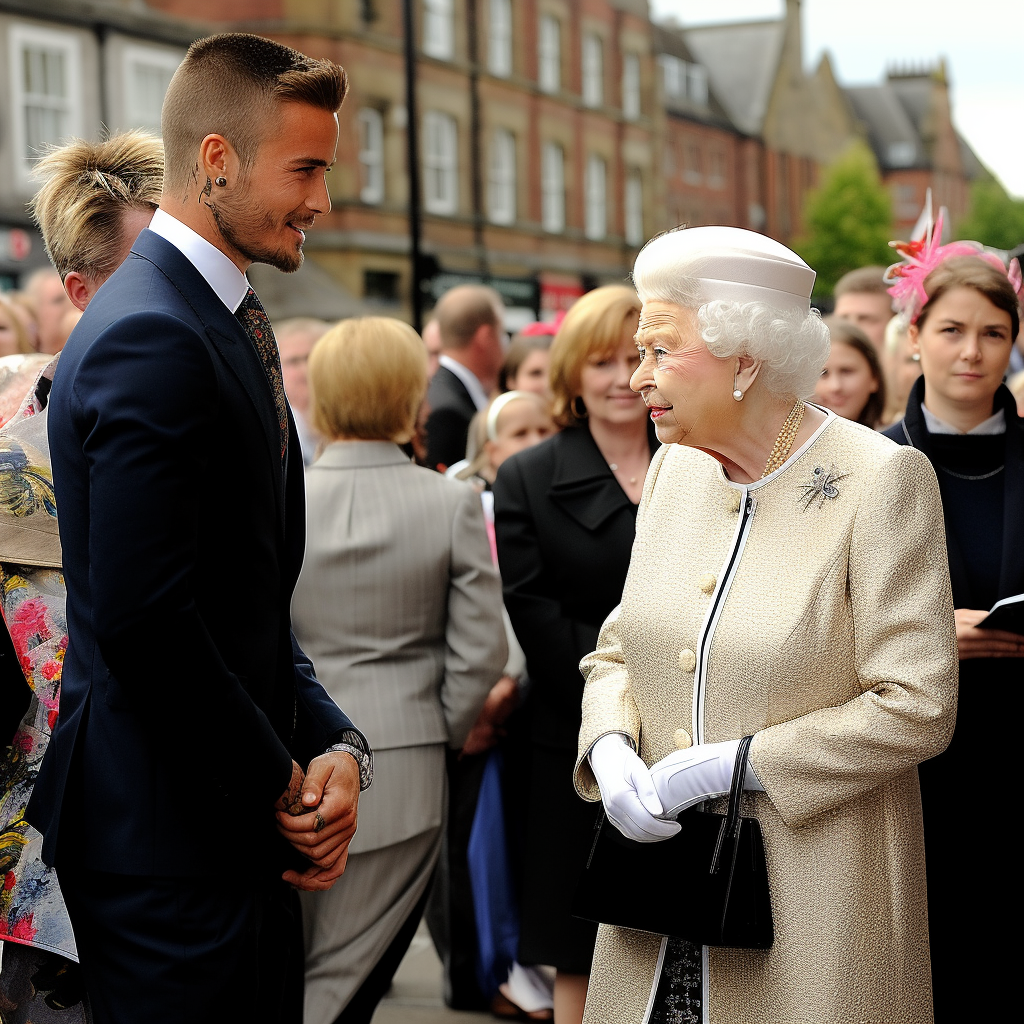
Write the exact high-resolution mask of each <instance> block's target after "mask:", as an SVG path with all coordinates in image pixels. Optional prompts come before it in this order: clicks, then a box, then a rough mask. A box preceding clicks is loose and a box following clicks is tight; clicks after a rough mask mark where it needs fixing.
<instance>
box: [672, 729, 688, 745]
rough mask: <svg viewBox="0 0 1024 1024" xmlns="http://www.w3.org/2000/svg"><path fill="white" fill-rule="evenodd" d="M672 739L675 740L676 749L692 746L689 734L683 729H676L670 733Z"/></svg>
mask: <svg viewBox="0 0 1024 1024" xmlns="http://www.w3.org/2000/svg"><path fill="white" fill-rule="evenodd" d="M672 739H673V740H674V741H675V745H676V750H686V749H687V748H688V747H691V746H693V740H691V739H690V734H689V733H688V732H687V731H686V730H685V729H676V731H675V732H674V733H672Z"/></svg>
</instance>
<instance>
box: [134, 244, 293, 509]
mask: <svg viewBox="0 0 1024 1024" xmlns="http://www.w3.org/2000/svg"><path fill="white" fill-rule="evenodd" d="M132 252H133V253H135V255H137V256H141V257H142V258H143V259H145V260H148V261H149V262H150V263H152V264H153V265H154V266H155V267H156V268H157V269H158V270H159V271H160V273H162V274H163V275H164V277H166V278H167V280H168V281H170V282H171V284H172V285H174V287H175V289H177V291H178V294H179V295H180V296H181V298H182V300H183V301H184V302H185V303H187V304H188V306H189V308H190V309H191V310H192V311H193V312H194V313H195V315H196V317H198V319H199V320H201V321H202V323H203V326H204V327H205V328H206V336H207V337H208V338H209V339H210V342H211V344H212V345H213V346H214V348H216V350H217V352H218V353H219V354H220V356H221V358H222V359H223V360H224V362H225V363H227V365H228V367H229V368H230V370H231V372H232V373H233V374H234V375H235V377H236V378H237V379H238V382H239V383H240V384H241V385H242V388H243V390H244V391H245V393H246V394H247V395H248V396H249V400H250V401H251V402H252V404H253V408H254V409H255V410H256V415H257V417H258V418H259V421H260V423H261V424H262V426H263V434H264V437H265V439H266V442H267V455H268V457H269V458H270V460H271V464H272V466H273V468H274V493H275V496H276V499H277V511H278V517H279V519H280V521H281V523H282V525H283V523H284V474H283V473H282V472H281V440H280V427H279V426H278V422H277V414H276V412H275V409H274V396H273V393H272V392H271V390H270V382H269V381H268V380H267V375H266V372H265V371H264V369H263V366H262V364H261V363H260V361H259V356H258V355H257V354H256V351H255V349H253V347H252V345H251V344H250V343H249V339H248V336H247V335H246V333H245V331H244V329H243V328H242V325H241V324H240V323H239V322H238V320H237V319H236V318H235V315H234V314H233V313H232V312H231V311H230V310H229V309H228V308H227V306H225V305H224V303H223V302H221V300H220V299H219V298H218V296H217V294H216V292H214V290H213V289H212V288H211V287H210V285H209V283H208V282H207V281H206V278H204V277H203V275H202V274H200V273H199V271H198V270H197V269H196V268H195V267H194V266H193V264H192V263H191V261H189V260H188V259H187V258H186V257H185V255H184V254H183V253H182V252H181V251H180V250H179V249H178V248H177V247H176V246H174V245H172V244H171V243H170V242H168V241H167V240H166V239H165V238H163V237H161V236H160V235H158V234H156V232H154V231H150V230H149V229H148V228H146V229H144V230H143V231H142V233H141V234H140V235H139V237H138V238H137V239H136V241H135V244H134V245H133V246H132ZM294 443H295V432H294V430H292V431H291V437H290V438H289V444H288V447H289V448H291V446H292V444H294Z"/></svg>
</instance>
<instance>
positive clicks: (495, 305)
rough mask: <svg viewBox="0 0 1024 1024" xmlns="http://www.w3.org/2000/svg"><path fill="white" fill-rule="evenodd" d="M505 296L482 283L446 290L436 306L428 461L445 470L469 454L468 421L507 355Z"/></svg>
mask: <svg viewBox="0 0 1024 1024" xmlns="http://www.w3.org/2000/svg"><path fill="white" fill-rule="evenodd" d="M503 308H504V307H503V305H502V301H501V296H500V295H499V294H498V293H497V292H496V291H495V290H494V289H493V288H487V287H486V286H484V285H478V284H462V285H458V286H457V287H455V288H452V289H451V290H450V291H447V292H445V293H444V295H443V296H442V297H441V300H440V302H438V304H437V306H436V307H435V308H434V317H435V319H436V320H437V324H438V328H439V329H440V333H441V358H440V366H439V367H438V369H437V372H436V373H435V374H434V376H433V377H432V378H431V380H430V388H429V389H428V391H427V404H428V405H429V406H430V415H429V417H428V418H427V465H428V466H429V467H430V468H431V469H437V470H440V471H441V472H442V473H443V472H444V471H445V470H446V469H447V468H448V467H449V466H453V465H454V464H455V463H456V462H459V461H460V460H461V459H464V458H465V457H466V438H467V436H468V434H469V421H470V420H471V419H472V418H473V416H474V415H475V414H476V412H477V411H478V410H480V409H483V408H484V407H485V406H486V405H487V401H488V398H489V397H490V393H491V392H492V391H493V390H494V387H495V385H496V384H497V383H498V371H499V370H500V369H501V363H502V360H503V359H504V358H505V346H504V338H505V332H504V328H503V327H502V309H503Z"/></svg>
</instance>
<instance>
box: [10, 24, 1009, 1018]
mask: <svg viewBox="0 0 1024 1024" xmlns="http://www.w3.org/2000/svg"><path fill="white" fill-rule="evenodd" d="M345 91H346V79H345V74H344V72H343V71H342V70H341V69H340V68H338V67H337V66H336V65H334V64H332V63H330V62H329V61H314V60H311V59H310V58H307V57H304V56H303V55H301V54H299V53H297V52H296V51H293V50H290V49H288V48H287V47H283V46H280V45H279V44H276V43H271V42H269V41H267V40H262V39H257V37H252V36H245V35H239V34H227V35H223V36H217V37H211V38H210V39H207V40H201V41H200V42H199V43H197V44H194V46H193V47H192V48H191V49H190V51H189V55H188V57H187V58H186V60H185V62H184V63H183V64H182V66H181V68H180V69H179V71H178V72H177V73H176V74H175V76H174V79H173V81H172V83H171V86H170V88H169V90H168V98H167V100H166V102H165V108H164V121H163V140H162V142H161V141H160V140H157V139H155V138H153V137H152V136H149V135H146V134H144V133H140V132H132V133H125V134H123V135H117V136H113V137H111V138H110V139H108V140H106V141H104V142H102V143H99V144H89V143H85V142H74V143H71V144H69V145H67V146H63V147H61V148H59V149H56V150H54V151H53V152H52V153H50V154H49V155H48V156H47V157H46V158H45V159H44V160H43V161H41V163H40V167H39V173H40V177H41V179H42V181H43V184H42V186H41V188H40V191H39V193H38V194H37V196H36V198H35V200H34V202H33V213H34V216H35V217H36V220H37V222H38V224H39V226H40V229H41V232H42V234H43V238H44V241H45V245H46V249H47V253H48V255H49V256H50V258H51V260H52V263H53V269H52V270H51V269H47V270H40V271H37V272H36V273H35V274H34V275H33V276H31V277H30V278H29V279H28V281H27V282H26V284H25V287H24V290H23V291H22V292H20V293H9V294H7V295H4V296H2V297H0V448H2V449H3V456H4V457H3V465H2V467H0V473H2V486H0V585H2V586H0V610H2V613H3V618H4V620H5V622H6V625H7V630H6V631H3V635H2V636H0V687H2V691H0V698H2V699H0V724H2V728H3V732H2V734H0V741H2V743H3V744H8V743H9V745H8V746H7V750H6V754H5V755H4V757H3V760H2V761H0V812H2V813H0V833H2V840H0V876H2V878H3V885H2V889H0V939H2V940H4V942H3V946H2V951H3V961H2V970H0V1013H2V1014H3V1015H4V1020H7V1019H10V1020H11V1021H21V1020H29V1019H31V1020H45V1019H50V1018H49V1017H45V1016H40V1014H48V1013H49V1014H54V1015H55V1016H53V1019H54V1020H67V1021H91V1020H96V1021H97V1022H101V1024H107V1022H115V1021H117V1022H122V1021H130V1020H147V1021H165V1020H166V1021H172V1020H173V1021H182V1020H185V1019H186V1018H187V1019H188V1020H190V1021H193V1020H194V1021H205V1020H210V1021H213V1020H223V1019H242V1018H245V1019H252V1020H267V1021H270V1020H273V1021H285V1022H295V1024H297V1022H298V1021H300V1020H304V1021H305V1022H306V1024H359V1022H366V1024H369V1021H370V1020H371V1019H372V1017H373V1014H374V1012H375V1010H376V1007H377V1005H378V1004H379V1002H380V1000H381V999H382V998H383V996H384V994H385V993H386V992H387V989H388V987H389V985H390V984H391V980H392V978H393V976H394V974H395V971H396V970H397V968H398V965H399V963H400V962H401V960H402V958H403V956H404V954H405V953H406V951H407V950H408V948H409V946H410V943H411V941H412V938H413V935H414V933H415V931H416V929H417V927H418V926H419V924H420V921H421V920H422V919H424V918H425V920H426V922H427V924H428V927H429V929H430V933H431V936H432V938H433V941H434V943H435V945H436V947H437V949H438V952H439V954H440V956H441V959H442V962H443V965H444V985H445V999H446V1002H447V1003H448V1005H449V1006H451V1007H452V1008H454V1009H465V1010H470V1009H473V1010H489V1011H490V1012H491V1013H493V1014H494V1015H495V1016H497V1017H502V1018H510V1019H527V1020H537V1021H544V1020H552V1019H553V1020H554V1021H555V1024H580V1022H582V1021H584V1020H586V1021H588V1022H591V1024H596V1022H602V1024H603V1022H605V1021H611V1020H615V1021H623V1022H627V1021H628V1022H635V1024H640V1022H641V1021H650V1022H655V1024H662V1022H665V1024H667V1022H670V1021H671V1022H676V1024H698V1022H704V1021H710V1022H712V1024H716V1022H722V1024H724V1022H727V1021H740V1020H742V1021H746V1022H751V1024H753V1022H762V1021H763V1022H765V1024H767V1022H769V1021H772V1022H777V1021H789V1020H794V1021H795V1020H814V1021H821V1022H826V1021H834V1022H836V1024H839V1022H846V1021H850V1020H872V1021H883V1020H885V1021H888V1020H892V1021H897V1020H898V1021H901V1022H926V1021H932V1020H933V1019H937V1020H939V1021H940V1022H942V1024H945V1022H947V1021H952V1020H953V1019H954V1018H955V1017H956V1016H957V1015H960V1014H962V1013H964V1012H967V1010H969V1012H970V1013H972V1014H975V1015H979V1016H981V1017H985V1016H987V1015H994V1014H995V1013H996V1012H997V1009H998V1008H999V1007H1001V1005H1002V999H1003V997H1004V996H1005V994H1006V991H1007V990H1006V983H1005V979H1006V978H1007V977H1009V976H1010V974H1009V971H1008V968H1009V967H1010V964H1009V956H1010V954H1009V953H1008V952H1006V951H1005V950H1004V949H1002V948H1000V949H996V950H994V951H990V954H989V956H988V957H987V958H986V961H985V962H984V963H982V964H979V963H978V961H977V958H972V968H971V969H972V971H974V972H976V974H977V975H978V977H977V981H979V982H980V983H981V984H976V983H972V984H971V986H970V990H969V991H967V990H965V984H966V983H965V980H964V976H965V975H964V970H963V968H962V961H963V958H964V948H965V947H964V943H965V936H968V937H972V938H974V937H977V936H979V935H984V934H987V933H988V932H990V931H991V930H992V927H993V925H994V923H995V919H996V909H995V905H996V901H995V899H994V896H995V895H997V893H1000V892H1001V887H1002V881H1004V880H1006V879H1007V878H1008V877H1009V867H1010V865H1009V857H1010V851H1009V848H1008V845H1006V844H1004V845H1002V846H1000V845H999V844H997V843H994V842H993V840H992V832H991V830H990V829H985V830H980V829H975V828H967V827H965V825H966V821H967V818H966V816H965V815H964V806H965V805H968V806H970V803H968V801H969V800H970V798H972V797H975V796H976V794H978V793H979V792H983V793H984V794H985V795H986V797H988V798H989V799H991V796H990V795H989V794H990V793H992V791H993V790H994V785H993V784H992V778H995V777H996V774H997V773H998V774H999V775H1001V774H1002V773H1001V771H1000V769H1001V767H1003V766H1005V763H1006V761H1007V759H1008V755H1004V754H1002V753H1001V752H1000V750H999V749H998V748H997V747H996V745H995V744H994V743H993V742H992V741H991V740H990V739H989V737H988V734H987V733H986V732H985V731H983V728H982V724H981V723H982V720H983V716H984V715H985V714H986V712H987V710H988V709H989V708H990V706H991V705H990V702H989V699H988V698H989V695H990V694H996V695H998V696H997V699H998V697H1001V696H1002V695H1003V694H1004V693H1008V692H1010V691H1011V688H1012V687H1013V685H1014V683H1015V682H1016V680H1017V674H1018V673H1019V672H1020V670H1021V664H1022V663H1021V661H1020V660H1019V659H1020V658H1022V657H1024V636H1022V635H1021V634H1020V633H1018V632H1015V631H1014V629H1013V628H1012V623H1010V627H1009V628H1007V629H999V628H996V629H993V628H989V627H988V624H986V622H985V620H986V618H987V617H988V616H989V614H990V610H991V609H992V608H993V607H994V606H996V605H997V603H998V602H1000V601H1005V600H1006V599H1008V598H1015V597H1017V596H1019V595H1021V594H1022V592H1024V553H1022V551H1024V548H1022V545H1021V544H1020V543H1019V541H1020V539H1021V538H1020V536H1019V534H1020V529H1021V528H1020V517H1019V513H1018V509H1019V507H1020V503H1021V500H1022V492H1024V432H1022V425H1021V422H1022V421H1021V419H1020V418H1019V416H1018V409H1017V399H1016V398H1015V397H1014V394H1015V390H1014V389H1015V386H1016V384H1017V381H1018V380H1020V379H1024V366H1020V365H1018V364H1019V363H1020V362H1021V361H1020V356H1019V354H1018V353H1017V349H1016V341H1017V338H1018V333H1019V326H1020V321H1019V317H1020V306H1019V301H1020V293H1021V291H1022V289H1021V279H1020V271H1019V268H1018V267H1017V266H1016V265H1015V264H1014V265H1011V266H1010V267H1009V268H1008V267H1007V266H1006V265H1005V264H1004V263H1003V261H1002V260H1001V259H1000V258H999V256H997V255H994V254H992V253H989V252H986V251H985V250H983V249H982V248H981V246H979V245H977V244H976V243H970V242H954V243H951V244H945V245H943V244H942V242H941V238H942V224H941V218H940V222H939V223H938V224H936V225H934V226H931V225H929V228H928V230H927V233H926V235H925V237H924V238H923V239H921V240H918V241H916V242H915V243H914V244H913V245H902V246H898V248H899V251H900V253H901V261H900V262H899V263H897V264H894V266H893V267H890V268H888V270H887V269H886V268H882V267H865V268H860V269H858V270H855V271H852V272H851V273H849V274H848V275H846V276H845V277H844V278H843V279H842V280H840V282H839V283H838V285H837V287H836V289H835V295H834V300H835V302H834V311H833V313H832V314H831V315H829V316H828V317H825V318H824V319H823V318H822V317H821V316H820V315H819V314H818V312H817V311H816V310H814V309H812V308H811V303H810V299H811V294H812V289H813V284H814V278H815V275H814V271H813V269H812V268H809V267H808V266H807V265H806V264H805V263H804V262H803V260H801V259H800V257H799V256H797V255H796V254H795V253H793V252H792V251H790V250H789V249H787V248H786V247H785V246H782V245H781V244H779V243H777V242H774V241H772V240H771V239H768V238H766V237H764V236H761V235H758V234H756V233H754V232H750V231H745V230H741V229H734V228H718V227H704V228H690V229H685V230H676V231H672V232H669V233H667V234H665V235H662V236H660V237H658V238H656V239H654V240H652V241H651V242H649V243H648V244H647V246H646V247H645V248H644V249H643V250H642V252H641V253H640V256H639V257H638V259H637V262H636V266H635V268H634V272H633V277H632V283H631V284H615V285H606V286H603V287H598V288H595V289H594V290H592V291H590V292H588V293H587V294H586V295H584V296H583V297H582V298H580V299H579V300H577V301H576V302H575V304H574V305H573V306H572V307H571V308H570V309H569V310H568V311H567V313H566V314H565V315H564V316H560V317H559V319H558V321H557V322H555V323H541V322H538V323H536V324H532V325H530V326H529V327H527V328H526V329H524V330H522V331H521V332H520V333H519V334H518V335H517V336H516V337H514V338H512V339H509V338H508V337H507V335H506V334H505V329H504V323H503V304H502V301H501V298H500V296H499V295H498V294H497V293H496V292H495V291H493V290H492V289H491V288H489V287H486V286H484V285H461V286H458V287H455V288H453V289H451V290H450V291H449V292H447V293H446V294H445V295H444V296H442V298H441V299H440V300H439V301H438V303H437V305H436V307H435V309H434V310H433V313H432V316H431V318H430V321H429V322H428V324H427V326H426V328H425V329H424V331H423V334H422V336H420V335H418V334H417V333H416V332H414V331H413V330H412V328H410V327H409V326H408V325H406V324H405V323H403V322H401V321H399V320H397V319H392V318H386V317H362V318H355V319H351V320H346V321H342V322H340V323H338V324H333V325H332V324H329V323H326V322H323V321H319V320H315V319H312V318H297V319H292V320H286V321H280V322H273V323H272V322H271V319H270V318H269V317H268V316H267V314H266V312H265V311H264V310H263V308H262V306H261V304H260V302H259V299H258V297H257V296H256V295H255V293H254V292H253V291H252V289H251V288H250V287H249V285H248V281H247V279H246V277H245V276H244V275H245V270H246V268H247V267H248V265H249V264H250V263H252V262H254V261H262V262H269V263H271V264H272V265H274V266H277V267H278V268H279V269H282V270H285V271H287V270H293V269H295V268H296V267H297V266H298V264H299V262H301V245H302V240H303V237H304V236H303V230H304V229H305V228H306V227H308V226H309V224H311V223H312V221H313V219H314V218H315V217H316V216H317V215H319V214H322V213H324V212H326V210H327V209H329V205H330V203H329V199H328V197H327V192H326V186H325V185H324V177H323V175H324V170H325V168H327V167H329V166H330V165H331V164H332V163H333V160H334V150H335V147H336V146H337V141H338V132H337V119H336V111H337V109H338V107H339V106H340V105H341V102H342V99H343V98H344V95H345ZM264 123H266V124H273V126H274V131H273V132H271V133H269V134H266V133H265V134H262V135H261V134H260V131H261V129H260V128H259V126H260V125H261V124H264ZM238 126H242V127H238ZM253 211H255V213H254V212H253ZM1015 370H1016V371H1017V374H1016V376H1015V375H1014V371H1015ZM58 523H59V530H58ZM1011 603H1012V602H1011ZM958 689H959V699H958ZM954 722H955V730H954ZM745 737H752V741H751V742H750V746H749V754H747V755H746V756H747V759H748V760H747V768H748V770H747V772H746V779H745V784H744V785H745V791H744V793H743V797H742V802H743V813H744V814H746V815H751V816H753V817H756V818H757V819H758V821H759V823H760V827H761V829H762V830H763V832H764V842H765V846H766V850H767V871H768V877H769V882H770V890H771V905H772V913H773V917H774V929H775V939H774V943H773V944H772V945H771V947H770V948H769V949H758V950H749V949H733V948H727V947H724V946H708V945H703V946H702V945H701V944H700V943H699V942H695V941H693V940H692V939H691V938H688V937H687V925H686V922H683V921H681V922H680V924H679V931H678V934H673V935H659V934H653V933H651V932H647V931H643V930H635V929H630V928H623V927H613V926H611V925H609V924H606V923H600V922H598V921H591V920H588V919H583V918H581V917H578V916H575V915H574V913H573V897H574V892H575V890H576V885H577V880H578V878H579V876H580V872H581V870H582V868H583V865H584V864H585V863H586V862H587V859H588V855H589V851H590V849H591V846H592V844H593V842H594V836H595V831H594V830H595V824H597V825H600V824H601V822H602V821H604V820H607V821H609V822H610V823H611V824H612V825H613V826H614V828H615V829H617V830H618V831H619V832H620V833H622V834H623V835H625V836H626V837H627V838H629V839H632V840H634V841H636V842H637V843H654V842H666V841H669V840H672V839H674V838H675V837H676V836H679V835H681V834H682V835H683V836H684V838H685V831H684V829H685V817H684V818H679V815H680V814H681V813H682V812H685V811H686V810H687V809H688V808H690V807H693V806H695V805H697V804H701V805H706V806H710V807H717V806H720V805H719V804H717V803H716V801H717V800H719V798H721V797H722V796H723V795H724V794H726V793H728V791H729V789H730V781H731V779H732V778H733V774H734V769H735V761H736V758H737V756H738V755H737V751H738V750H741V749H742V750H745V749H746V747H745V746H744V747H742V748H741V747H740V741H741V739H743V738H745ZM44 755H45V757H44ZM988 765H992V766H993V767H994V769H995V772H993V773H992V777H991V778H990V776H989V774H988V773H986V774H984V775H983V774H982V768H983V767H985V766H988ZM997 792H998V791H997V790H995V793H997ZM594 803H600V805H601V806H600V814H598V809H596V808H595V807H594V806H593V804H594ZM971 803H973V801H971ZM677 818H679V820H677ZM357 824H358V830H357ZM965 864H968V865H971V866H972V867H971V870H969V871H966V872H965V870H964V865H965ZM977 865H983V870H981V871H979V870H977ZM622 884H623V885H624V886H628V887H630V888H631V889H632V890H634V891H635V893H636V899H637V901H645V900H647V901H656V900H658V899H659V888H660V887H663V886H672V887H675V888H679V887H681V888H684V889H685V888H687V887H692V886H700V885H702V881H701V880H700V879H691V878H676V877H673V878H645V877H636V878H628V879H623V880H622ZM602 920H606V919H602ZM43 1004H45V1010H44V1009H43ZM58 1015H59V1016H58Z"/></svg>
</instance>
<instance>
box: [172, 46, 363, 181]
mask: <svg viewBox="0 0 1024 1024" xmlns="http://www.w3.org/2000/svg"><path fill="white" fill-rule="evenodd" d="M347 91H348V77H347V76H346V74H345V70H344V68H341V67H339V66H338V65H337V64H335V63H333V62H332V61H329V60H315V59H314V58H312V57H307V56H306V55H305V54H302V53H299V51H298V50H293V49H292V48H291V47H289V46H283V45H282V44H281V43H275V42H274V41H273V40H271V39H264V38H263V37H262V36H254V35H249V34H247V33H244V32H225V33H222V34H221V35H216V36H207V37H206V38H205V39H198V40H196V42H194V43H193V44H192V45H191V46H190V47H189V48H188V53H187V54H186V55H185V59H184V60H183V61H182V62H181V64H180V66H179V67H178V70H177V71H175V72H174V77H173V78H171V83H170V85H169V86H168V87H167V93H166V95H165V96H164V105H163V111H162V113H161V116H160V128H161V132H162V134H163V138H164V148H165V150H166V152H167V183H166V186H165V188H166V190H167V192H169V193H173V194H175V195H177V194H180V193H182V192H183V191H185V190H186V188H187V187H188V183H189V177H190V176H191V175H193V173H194V172H195V169H196V165H197V161H198V158H199V145H200V143H201V142H202V141H203V139H205V138H206V136H207V135H222V136H223V137H224V138H225V139H227V140H228V142H230V143H231V145H232V146H234V148H235V152H236V153H237V154H238V158H239V161H240V162H241V169H242V174H243V176H244V175H246V174H247V173H248V172H249V170H250V168H251V167H252V165H253V163H254V162H255V159H256V152H257V150H258V149H259V144H260V142H261V141H262V140H263V139H264V138H266V137H267V136H268V135H269V134H270V133H271V132H273V130H274V124H275V121H276V113H277V111H276V107H277V105H278V104H279V103H285V102H294V103H306V104H309V105H310V106H312V107H317V108H318V109H320V110H326V111H328V112H330V113H332V114H333V113H335V112H336V111H337V110H338V108H339V107H340V106H341V103H342V100H344V98H345V93H346V92H347ZM197 184H198V186H199V187H202V182H197Z"/></svg>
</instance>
